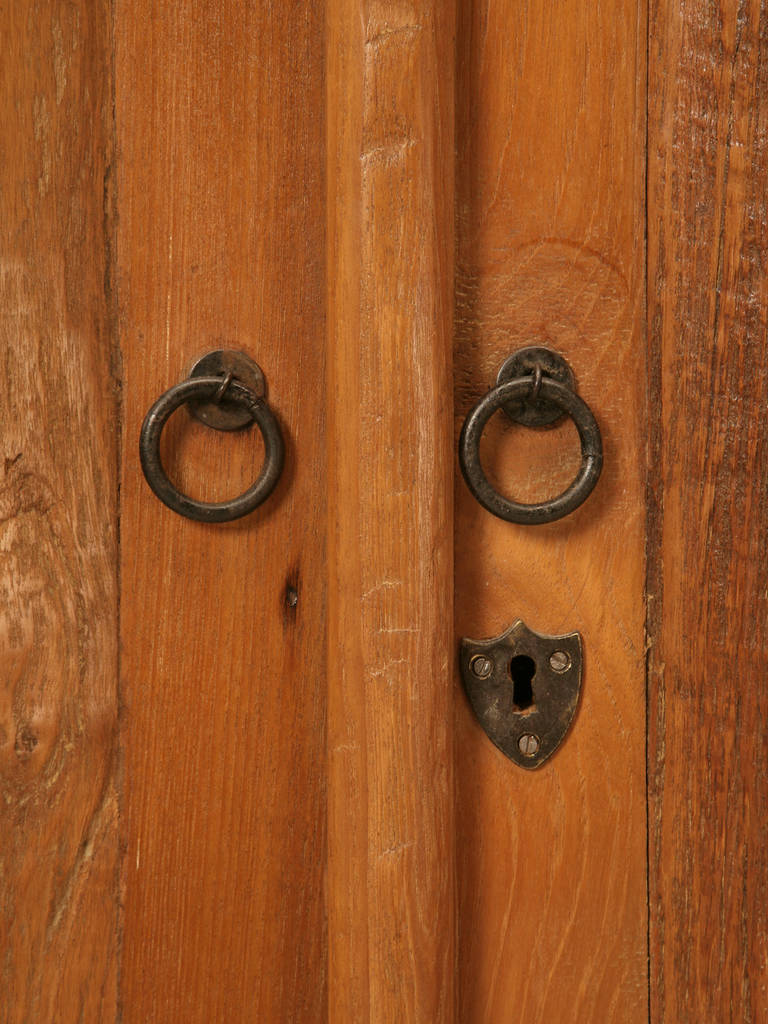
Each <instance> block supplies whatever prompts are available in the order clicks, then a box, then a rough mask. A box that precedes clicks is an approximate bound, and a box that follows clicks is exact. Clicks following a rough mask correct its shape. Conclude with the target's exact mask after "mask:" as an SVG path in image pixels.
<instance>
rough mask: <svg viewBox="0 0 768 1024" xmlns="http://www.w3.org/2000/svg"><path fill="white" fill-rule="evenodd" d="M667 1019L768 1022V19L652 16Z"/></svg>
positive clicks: (653, 505) (657, 616) (664, 11)
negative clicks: (767, 674) (767, 539)
mask: <svg viewBox="0 0 768 1024" xmlns="http://www.w3.org/2000/svg"><path fill="white" fill-rule="evenodd" d="M650 32H651V42H652V45H651V47H650V50H649V53H650V68H649V71H650V82H649V89H650V91H649V97H650V103H649V114H650V117H649V146H648V157H649V164H648V195H649V218H648V242H649V252H648V324H649V331H650V336H649V337H650V351H651V365H650V384H651V402H652V405H651V407H652V409H653V410H654V415H653V416H652V417H651V420H650V424H651V431H652V433H651V438H652V461H651V472H650V484H651V487H650V523H649V543H648V551H649V576H648V580H649V582H648V591H649V592H648V597H649V643H650V652H649V653H650V671H649V677H648V707H649V726H650V728H649V738H648V757H649V801H650V825H651V827H650V873H649V876H650V923H651V930H650V940H651V949H650V953H651V965H652V985H651V1008H652V1020H654V1021H659V1022H662V1021H664V1022H669V1024H672V1022H674V1024H688V1022H694V1021H703V1020H707V1021H715V1020H716V1021H759V1020H765V1019H768V919H766V914H765V907H766V905H768V854H766V850H768V783H767V782H766V772H765V765H766V762H767V761H768V738H767V737H768V733H766V728H765V723H766V721H768V691H766V686H765V668H766V654H765V651H766V641H768V625H767V624H768V572H767V571H766V561H765V537H766V530H767V529H768V501H767V500H766V493H767V492H766V480H768V444H766V429H765V412H766V405H767V403H768V373H767V372H766V359H765V355H766V308H767V306H768V276H766V263H767V255H766V254H767V253H768V149H767V148H766V138H768V6H767V5H766V4H765V3H759V2H749V3H736V2H735V0H733V2H731V0H728V2H725V0H721V2H719V3H714V4H710V5H704V6H702V5H699V4H695V3H682V4H672V3H666V2H661V0H655V2H653V3H652V4H651V22H650Z"/></svg>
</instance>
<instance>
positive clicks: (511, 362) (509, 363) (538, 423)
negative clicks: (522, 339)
mask: <svg viewBox="0 0 768 1024" xmlns="http://www.w3.org/2000/svg"><path fill="white" fill-rule="evenodd" d="M537 365H538V366H540V367H541V372H542V374H543V375H544V376H545V377H551V378H552V380H556V381H557V382H558V384H564V385H565V386H566V387H568V388H570V389H571V390H572V391H573V390H574V388H575V380H574V376H573V370H572V369H571V368H570V366H569V365H568V363H566V361H565V359H563V357H562V356H561V355H558V354H557V352H553V351H552V350H551V349H549V348H540V347H539V346H538V345H529V346H528V348H521V349H519V350H518V351H517V352H514V353H513V354H512V355H511V356H510V357H509V359H507V360H505V361H504V363H503V365H502V367H501V369H500V370H499V375H498V377H497V378H496V383H497V384H507V383H508V382H509V381H511V380H515V379H516V378H518V377H531V376H532V375H533V374H534V372H535V370H536V366H537ZM503 409H504V412H505V413H506V414H507V416H509V418H510V419H511V420H512V421H513V422H514V423H520V424H521V425H522V426H524V427H549V426H551V425H552V424H553V423H557V421H558V420H559V419H561V418H562V416H563V410H562V409H561V408H560V407H559V406H557V405H555V403H554V402H549V401H547V399H546V398H536V399H534V400H530V399H527V398H525V399H522V400H520V401H515V402H507V404H506V405H504V406H503Z"/></svg>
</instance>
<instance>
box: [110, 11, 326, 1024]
mask: <svg viewBox="0 0 768 1024" xmlns="http://www.w3.org/2000/svg"><path fill="white" fill-rule="evenodd" d="M116 45H117V50H116V52H117V138H118V149H119V154H120V160H119V168H120V174H119V195H120V233H119V238H120V242H119V288H120V338H121V346H122V352H123V360H124V391H123V394H124V398H123V406H124V414H125V416H124V419H125V428H124V433H123V476H122V479H123V487H122V498H123V514H122V531H123V554H122V595H123V598H122V643H123V660H122V669H123V671H122V700H123V716H122V744H123V750H124V776H123V778H124V807H123V827H122V834H123V842H124V846H125V860H124V871H123V885H124V893H125V910H124V937H123V944H122V957H121V964H120V969H121V987H122V1012H123V1020H124V1021H125V1022H126V1024H131V1022H136V1024H146V1022H148V1021H152V1022H153V1024H163V1022H173V1024H177V1022H179V1021H184V1022H185V1024H192V1022H196V1021H199V1022H201V1024H202V1022H205V1024H211V1022H213V1021H224V1020H228V1021H230V1020H231V1021H265V1022H266V1021H291V1020H295V1021H321V1020H323V1019H324V1016H325V1008H326V990H325V944H326V943H325V923H324V917H325V912H324V900H325V894H324V884H323V877H324V870H325V725H324V722H325V688H326V676H325V619H324V588H325V570H324V533H325V511H324V505H325V494H326V485H325V476H324V461H325V438H324V427H323V417H324V408H325V401H324V396H323V390H324V384H323V359H324V347H325V337H324V314H323V309H324V274H323V261H324V226H323V206H324V201H325V195H324V186H323V173H324V172H323V167H324V159H325V154H324V150H323V137H324V135H323V117H322V111H323V89H322V49H323V36H322V8H321V7H318V6H313V5H307V4H304V3H298V2H296V3H285V4H280V5H267V4H259V5H244V4H241V3H238V2H235V0H231V2H230V0H216V2H212V3H206V4H199V3H197V2H195V0H181V2H180V0H174V2H163V3H154V2H149V0H146V2H143V0H142V2H138V3H128V2H126V0H120V2H118V4H117V6H116ZM222 342H223V343H224V344H225V345H226V346H231V347H235V348H241V349H243V350H245V351H247V352H248V353H250V354H251V355H252V356H253V357H254V358H255V359H256V360H257V361H258V362H259V363H260V365H261V366H262V368H263V370H264V372H265V374H266V376H267V380H268V385H269V391H270V405H271V407H272V409H273V410H274V411H275V412H276V414H277V415H278V417H279V420H280V423H281V426H282V430H283V433H284V436H285V438H286V444H287V461H286V470H285V473H284V476H283V479H282V480H281V483H280V485H279V488H278V490H277V491H276V493H275V494H274V495H273V496H272V497H271V498H270V499H269V501H268V502H267V503H266V504H265V505H264V506H262V507H261V508H260V509H259V510H257V511H256V512H255V513H254V514H253V515H251V516H250V517H248V518H247V519H244V520H242V521H240V522H238V523H234V524H231V525H223V526H221V525H219V526H204V525H200V524H195V523H192V522H190V521H187V520H184V519H182V518H180V517H179V516H177V515H175V514H174V513H173V512H171V511H169V510H168V509H166V508H165V507H164V506H162V505H161V504H160V503H159V502H158V501H157V499H156V498H155V497H154V496H153V495H152V493H151V492H150V491H149V489H148V487H147V485H146V483H145V482H144V480H143V479H142V475H141V471H140V468H139V464H138V457H137V440H138V432H139V427H140V424H141V420H142V417H143V416H144V414H145V412H146V410H147V409H148V408H149V406H150V404H151V403H152V402H153V401H154V400H155V399H156V398H157V397H158V395H159V394H160V393H161V392H163V391H164V390H165V389H166V388H168V387H169V386H170V385H172V384H174V383H176V382H177V381H179V380H180V379H182V377H183V376H184V375H185V371H186V368H187V367H188V365H189V363H190V362H191V361H192V360H193V358H194V357H195V356H196V355H198V354H200V353H202V352H204V351H206V350H207V349H210V348H215V347H218V346H219V344H220V343H222ZM167 434H168V436H167V438H166V439H165V440H166V444H165V457H166V459H167V460H168V465H169V467H171V470H172V473H173V474H175V476H176V478H177V480H178V481H179V482H180V483H181V485H182V486H183V487H184V488H187V489H188V491H189V492H190V493H193V494H195V495H196V496H198V497H202V498H205V499H208V500H211V499H214V498H223V497H224V496H226V495H234V494H236V493H239V491H240V490H242V489H244V488H245V486H247V485H248V483H250V481H251V480H253V478H254V477H255V474H256V472H257V471H258V468H259V464H260V461H261V455H262V446H261V444H260V442H259V440H258V436H257V434H256V432H254V431H246V432H245V433H244V434H241V435H225V434H219V433H216V432H214V431H211V430H209V429H207V428H205V427H203V426H202V425H200V424H198V423H195V422H193V421H191V419H190V418H189V417H188V415H187V413H186V412H185V411H184V410H181V411H180V412H179V413H177V414H176V416H175V417H174V420H173V421H172V423H171V424H169V429H168V431H167ZM291 589H293V590H294V591H295V592H296V594H297V597H298V600H297V603H295V604H292V603H291V595H290V590H291Z"/></svg>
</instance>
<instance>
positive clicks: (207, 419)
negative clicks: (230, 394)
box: [187, 348, 267, 430]
mask: <svg viewBox="0 0 768 1024" xmlns="http://www.w3.org/2000/svg"><path fill="white" fill-rule="evenodd" d="M230 373H231V374H232V376H233V379H234V380H237V381H239V382H240V383H241V384H244V385H245V387H247V388H248V390H249V391H252V392H253V393H254V394H255V395H256V397H257V398H264V397H266V393H267V384H266V381H265V380H264V374H263V373H262V372H261V367H260V366H259V365H258V364H257V363H254V361H253V360H252V359H251V357H250V356H247V355H246V354H245V353H244V352H238V351H237V350H236V349H230V348H219V349H216V350H215V351H214V352H207V353H206V354H205V355H204V356H202V357H201V358H200V359H198V360H197V362H196V363H195V364H194V366H193V367H192V369H191V370H190V371H189V376H190V377H221V378H222V380H223V379H224V378H225V377H226V376H227V375H228V374H230ZM187 408H188V409H189V411H190V413H191V415H192V416H194V417H195V419H196V420H200V422H201V423H205V425H206V426H207V427H213V429H214V430H242V429H243V427H248V426H250V425H251V423H253V416H252V415H251V413H250V412H249V411H248V408H247V406H245V405H244V404H243V403H242V402H232V401H229V400H228V399H227V395H226V392H225V394H224V397H223V398H222V399H221V401H220V402H188V403H187Z"/></svg>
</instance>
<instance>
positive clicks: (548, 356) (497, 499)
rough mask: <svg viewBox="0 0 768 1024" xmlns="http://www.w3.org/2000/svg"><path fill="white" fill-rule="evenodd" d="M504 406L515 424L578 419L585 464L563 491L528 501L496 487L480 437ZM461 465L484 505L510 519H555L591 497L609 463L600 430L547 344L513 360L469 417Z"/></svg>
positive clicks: (461, 444)
mask: <svg viewBox="0 0 768 1024" xmlns="http://www.w3.org/2000/svg"><path fill="white" fill-rule="evenodd" d="M502 408H503V409H504V411H505V412H506V413H507V414H508V415H509V416H510V418H511V419H513V420H515V422H518V423H522V424H524V425H526V426H531V427H543V426H547V425H549V424H551V423H553V422H555V421H556V420H557V419H559V418H560V417H561V416H562V415H563V413H567V414H568V415H569V416H570V417H571V418H572V419H573V422H574V423H575V425H576V429H577V430H578V432H579V439H580V442H581V467H580V469H579V472H578V473H577V475H576V479H575V480H574V481H573V483H572V484H571V485H570V487H568V488H567V489H566V490H565V491H563V493H562V494H559V495H557V497H555V498H551V499H550V500H549V501H542V502H538V503H536V504H531V505H526V504H523V503H521V502H518V501H512V500H511V499H509V498H505V497H503V496H502V495H501V494H499V492H498V491H497V490H495V489H494V488H493V487H492V486H491V484H490V482H489V481H488V478H487V477H486V475H485V472H484V470H483V467H482V465H481V462H480V439H481V437H482V434H483V430H484V429H485V425H486V423H487V422H488V420H489V419H490V418H491V416H492V415H493V414H494V413H495V412H496V411H497V410H498V409H502ZM459 464H460V466H461V472H462V474H463V476H464V479H465V480H466V482H467V486H468V487H469V489H470V491H471V492H472V494H473V495H474V496H475V497H476V498H477V500H478V501H479V502H480V504H481V505H482V506H483V508H486V509H487V510H488V511H489V512H492V513H493V514H494V515H495V516H498V517H499V518H500V519H506V521H507V522H509V523H522V524H525V525H536V524H539V523H553V522H555V520H557V519H562V517H563V516H567V515H568V514H569V513H570V512H573V511H574V510H575V509H577V508H578V507H579V505H581V504H582V502H583V501H585V500H586V498H587V497H588V496H589V495H590V494H591V492H592V490H593V488H594V486H595V484H596V483H597V481H598V478H599V477H600V471H601V469H602V466H603V446H602V440H601V437H600V428H599V427H598V425H597V421H596V420H595V417H594V416H593V415H592V411H591V410H590V408H589V406H588V405H587V404H586V402H584V401H583V399H581V398H580V397H579V396H578V395H577V394H576V390H575V385H574V379H573V374H572V372H571V369H570V367H569V366H568V364H567V363H566V362H565V360H564V359H563V358H562V357H561V356H559V355H558V354H557V353H556V352H552V351H551V350H549V349H546V348H536V347H530V348H526V349H521V351H520V352H516V353H515V354H514V355H513V356H511V357H510V358H509V359H507V361H506V362H505V363H504V365H503V366H502V368H501V370H500V371H499V376H498V378H497V384H496V387H495V388H492V389H491V390H490V391H489V392H488V394H487V395H484V396H483V398H481V399H480V401H479V402H478V403H477V404H476V405H475V406H474V408H473V409H472V410H471V411H470V413H469V415H468V416H467V418H466V420H465V421H464V426H463V428H462V431H461V436H460V438H459Z"/></svg>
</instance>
